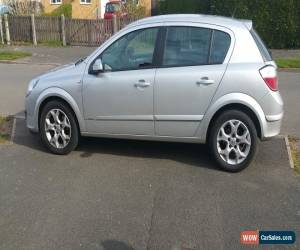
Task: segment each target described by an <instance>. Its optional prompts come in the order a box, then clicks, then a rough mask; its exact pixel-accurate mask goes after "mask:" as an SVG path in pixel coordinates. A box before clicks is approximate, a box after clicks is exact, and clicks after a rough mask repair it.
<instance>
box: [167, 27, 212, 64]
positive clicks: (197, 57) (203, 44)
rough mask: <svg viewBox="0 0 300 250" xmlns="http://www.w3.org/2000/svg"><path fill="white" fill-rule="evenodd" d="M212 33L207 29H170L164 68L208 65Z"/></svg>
mask: <svg viewBox="0 0 300 250" xmlns="http://www.w3.org/2000/svg"><path fill="white" fill-rule="evenodd" d="M211 32H212V30H211V29H206V28H197V27H169V28H168V31H167V37H166V42H165V50H164V56H163V66H192V65H204V64H208V58H209V47H210V40H211Z"/></svg>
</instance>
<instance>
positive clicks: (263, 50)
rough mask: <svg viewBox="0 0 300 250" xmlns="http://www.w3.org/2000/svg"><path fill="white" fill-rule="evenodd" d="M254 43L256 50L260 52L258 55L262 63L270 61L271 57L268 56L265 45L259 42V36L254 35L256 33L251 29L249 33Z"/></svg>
mask: <svg viewBox="0 0 300 250" xmlns="http://www.w3.org/2000/svg"><path fill="white" fill-rule="evenodd" d="M250 33H251V35H252V37H253V39H254V41H255V43H256V46H257V48H258V49H259V51H260V54H261V56H262V57H263V59H264V61H265V62H267V61H272V60H273V59H272V56H271V55H270V53H269V51H268V49H267V47H266V45H265V43H264V42H263V41H262V40H261V38H260V37H259V35H258V34H257V33H256V31H255V30H254V29H252V30H251V31H250Z"/></svg>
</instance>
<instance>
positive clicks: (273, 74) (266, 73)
mask: <svg viewBox="0 0 300 250" xmlns="http://www.w3.org/2000/svg"><path fill="white" fill-rule="evenodd" d="M259 73H260V75H261V77H262V78H263V79H264V81H265V83H266V84H267V85H268V87H269V88H270V89H271V90H273V91H277V90H278V79H277V70H276V68H275V67H274V66H272V65H268V66H265V67H263V68H262V69H260V70H259Z"/></svg>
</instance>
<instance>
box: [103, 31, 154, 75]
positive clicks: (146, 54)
mask: <svg viewBox="0 0 300 250" xmlns="http://www.w3.org/2000/svg"><path fill="white" fill-rule="evenodd" d="M158 30H159V28H149V29H142V30H137V31H134V32H131V33H129V34H126V35H124V36H123V37H121V38H120V39H119V40H117V41H116V42H114V43H113V44H112V45H111V46H109V47H108V48H107V49H106V50H105V51H104V52H103V53H102V55H101V60H102V64H103V66H104V70H105V71H121V70H136V69H141V68H145V67H151V66H153V55H154V49H155V44H156V39H157V35H158Z"/></svg>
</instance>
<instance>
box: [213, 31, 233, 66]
mask: <svg viewBox="0 0 300 250" xmlns="http://www.w3.org/2000/svg"><path fill="white" fill-rule="evenodd" d="M230 42H231V39H230V36H229V35H228V34H227V33H225V32H223V31H219V30H214V32H213V37H212V46H211V52H210V60H209V63H210V64H222V63H223V61H224V59H225V57H226V55H227V52H228V49H229V47H230Z"/></svg>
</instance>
